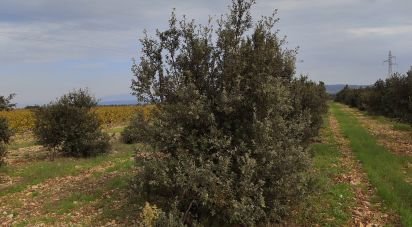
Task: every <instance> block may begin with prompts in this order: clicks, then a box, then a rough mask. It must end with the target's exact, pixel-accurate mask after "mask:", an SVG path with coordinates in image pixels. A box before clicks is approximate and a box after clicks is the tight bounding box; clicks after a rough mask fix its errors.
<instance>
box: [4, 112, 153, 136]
mask: <svg viewBox="0 0 412 227" xmlns="http://www.w3.org/2000/svg"><path fill="white" fill-rule="evenodd" d="M151 109H152V106H99V107H96V108H94V111H95V112H96V114H97V115H98V117H99V119H100V121H101V122H102V125H103V127H105V128H108V127H113V126H117V125H126V124H127V123H128V122H129V120H130V119H131V118H132V117H133V115H134V113H136V112H138V111H143V112H144V114H145V115H148V114H149V112H150V110H151ZM33 111H34V110H28V109H16V110H13V111H0V117H4V118H6V119H7V121H8V122H9V124H10V127H11V128H12V129H13V130H14V131H15V132H16V133H25V132H30V131H32V130H33V128H34V123H35V119H34V112H33Z"/></svg>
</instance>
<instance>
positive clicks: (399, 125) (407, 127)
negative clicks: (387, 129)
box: [393, 122, 412, 132]
mask: <svg viewBox="0 0 412 227" xmlns="http://www.w3.org/2000/svg"><path fill="white" fill-rule="evenodd" d="M393 128H394V129H395V130H399V131H406V132H412V125H408V124H405V123H400V122H394V123H393Z"/></svg>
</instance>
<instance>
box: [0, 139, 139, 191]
mask: <svg viewBox="0 0 412 227" xmlns="http://www.w3.org/2000/svg"><path fill="white" fill-rule="evenodd" d="M133 148H134V145H126V144H120V143H118V144H114V145H113V149H114V150H116V151H117V153H114V154H106V155H99V156H97V157H92V158H87V159H81V158H80V159H75V158H58V159H56V160H54V161H37V162H32V163H28V164H26V165H24V166H5V167H1V168H0V173H3V174H6V175H9V176H11V177H16V178H19V181H18V183H15V184H13V185H12V186H10V187H7V188H5V189H3V190H2V191H0V196H4V195H6V194H9V193H16V192H20V191H23V190H24V189H26V188H27V187H28V186H30V185H36V184H39V183H41V182H43V181H45V180H47V179H51V178H55V177H62V176H70V175H71V176H75V175H78V174H80V173H81V172H82V171H84V170H87V169H90V168H93V167H95V166H98V165H101V164H102V163H104V162H109V161H113V160H122V159H130V157H132V154H133V150H134V149H133ZM115 164H116V163H115Z"/></svg>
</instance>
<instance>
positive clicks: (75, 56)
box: [0, 0, 412, 105]
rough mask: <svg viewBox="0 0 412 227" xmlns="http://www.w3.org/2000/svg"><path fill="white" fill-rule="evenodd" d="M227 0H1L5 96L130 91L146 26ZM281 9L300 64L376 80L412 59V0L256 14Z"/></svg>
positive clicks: (340, 2)
mask: <svg viewBox="0 0 412 227" xmlns="http://www.w3.org/2000/svg"><path fill="white" fill-rule="evenodd" d="M229 4H230V1H223V0H209V1H201V0H167V1H166V0H163V1H161V0H151V1H142V0H30V1H27V0H0V95H6V94H8V93H12V92H15V93H17V94H18V96H17V97H16V100H15V101H16V102H18V103H20V104H21V105H26V104H36V103H37V104H44V103H47V102H49V101H51V100H54V99H55V98H56V97H58V96H60V95H62V94H64V93H66V92H67V91H69V90H71V89H73V88H81V87H88V88H89V89H90V90H91V91H92V92H93V93H94V94H95V95H96V96H97V97H105V96H111V95H118V94H127V93H130V89H129V87H130V81H131V78H132V74H131V72H130V66H131V63H132V61H131V58H133V57H135V58H138V57H139V56H140V53H139V49H140V47H139V43H138V39H139V38H140V37H142V31H143V30H144V29H147V30H148V31H149V33H153V32H154V30H155V29H156V28H160V29H162V28H165V26H166V25H167V20H168V17H169V15H170V12H171V10H172V9H173V8H176V13H177V15H183V14H185V15H187V17H189V18H193V19H196V21H197V22H199V23H203V22H205V21H206V20H207V18H208V16H209V15H211V16H219V15H221V14H223V13H225V12H226V11H227V5H229ZM274 9H278V10H279V14H278V16H279V17H280V22H279V24H278V27H277V28H278V29H280V34H281V35H287V37H288V38H287V39H288V41H289V44H288V46H289V47H290V48H293V47H296V46H300V50H299V55H298V59H299V60H303V62H302V63H298V64H297V72H298V73H303V74H308V75H309V77H310V78H311V79H313V80H317V81H319V80H321V81H324V82H326V83H327V84H336V83H350V84H370V83H373V82H374V81H376V80H377V79H378V78H382V77H385V76H386V72H387V67H386V66H385V65H383V60H384V59H385V57H387V54H388V51H389V50H392V52H393V53H394V55H396V56H397V60H398V66H397V67H396V68H395V69H397V71H399V72H402V73H403V72H406V71H407V70H408V69H409V68H410V65H412V51H411V48H412V16H411V15H412V14H411V13H412V1H410V0H397V1H393V0H257V5H256V6H255V7H254V9H253V15H255V16H258V17H260V16H261V15H270V14H271V12H272V11H273V10H274Z"/></svg>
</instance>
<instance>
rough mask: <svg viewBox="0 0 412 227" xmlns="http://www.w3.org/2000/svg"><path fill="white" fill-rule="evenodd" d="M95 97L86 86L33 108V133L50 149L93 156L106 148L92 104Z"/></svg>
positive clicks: (74, 154) (104, 137)
mask: <svg viewBox="0 0 412 227" xmlns="http://www.w3.org/2000/svg"><path fill="white" fill-rule="evenodd" d="M96 105H97V100H96V99H95V98H94V97H93V96H91V95H90V94H89V92H88V90H82V89H80V90H75V91H72V92H70V93H68V94H66V95H63V96H62V97H61V98H59V99H58V100H56V101H55V102H51V103H50V104H48V105H45V106H42V107H41V108H38V109H36V110H34V113H35V118H36V123H35V128H34V133H35V135H36V137H37V138H38V140H39V142H40V144H42V145H44V146H45V147H47V148H49V149H50V150H52V151H53V153H62V154H63V155H69V156H75V157H87V156H93V155H96V154H99V153H105V152H107V151H108V150H109V147H110V144H109V138H108V135H107V134H105V133H103V132H102V130H101V123H100V121H99V119H98V117H97V115H96V113H95V112H93V111H92V108H93V107H95V106H96Z"/></svg>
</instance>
